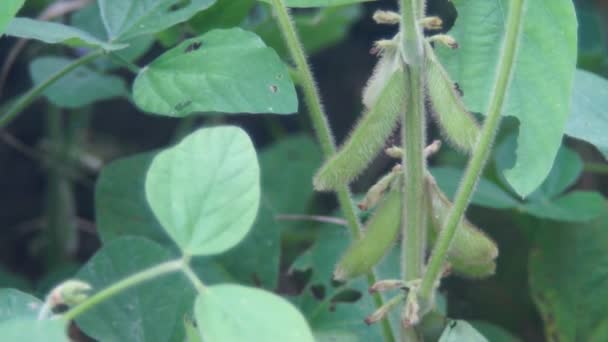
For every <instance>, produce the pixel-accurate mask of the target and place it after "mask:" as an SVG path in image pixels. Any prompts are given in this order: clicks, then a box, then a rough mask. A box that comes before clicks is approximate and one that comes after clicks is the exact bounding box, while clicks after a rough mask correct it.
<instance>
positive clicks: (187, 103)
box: [175, 100, 192, 112]
mask: <svg viewBox="0 0 608 342" xmlns="http://www.w3.org/2000/svg"><path fill="white" fill-rule="evenodd" d="M191 104H192V101H190V100H186V101H183V102H180V103H178V104H176V105H175V110H176V111H178V112H181V111H182V110H184V109H186V108H187V107H188V106H190V105H191Z"/></svg>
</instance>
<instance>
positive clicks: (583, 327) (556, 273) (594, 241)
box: [528, 210, 608, 342]
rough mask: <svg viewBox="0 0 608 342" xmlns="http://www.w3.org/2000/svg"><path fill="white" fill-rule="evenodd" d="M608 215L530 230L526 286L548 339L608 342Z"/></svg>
mask: <svg viewBox="0 0 608 342" xmlns="http://www.w3.org/2000/svg"><path fill="white" fill-rule="evenodd" d="M607 213H608V211H606V210H605V211H604V214H603V216H602V218H601V219H599V220H597V221H595V222H594V223H592V224H588V225H580V224H575V225H561V226H556V225H554V224H551V225H547V226H545V227H535V230H534V232H535V241H536V243H535V245H536V247H535V248H533V250H532V253H531V254H530V263H529V268H528V269H529V282H530V288H531V294H532V297H533V299H534V301H535V303H536V306H537V307H538V309H539V311H540V314H541V317H542V318H543V321H544V323H545V325H544V328H545V336H546V337H547V339H550V340H554V341H598V342H599V341H606V340H608V316H607V315H606V306H607V305H608V269H607V268H606V267H605V265H606V264H608V249H606V246H607V245H608V230H607V229H606V227H608V215H607Z"/></svg>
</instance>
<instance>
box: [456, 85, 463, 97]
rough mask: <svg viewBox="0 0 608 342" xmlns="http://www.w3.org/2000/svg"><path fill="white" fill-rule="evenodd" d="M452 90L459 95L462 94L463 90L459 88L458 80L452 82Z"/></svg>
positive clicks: (461, 95)
mask: <svg viewBox="0 0 608 342" xmlns="http://www.w3.org/2000/svg"><path fill="white" fill-rule="evenodd" d="M454 90H456V92H457V93H458V95H460V97H463V96H464V92H463V91H462V88H460V84H458V82H454Z"/></svg>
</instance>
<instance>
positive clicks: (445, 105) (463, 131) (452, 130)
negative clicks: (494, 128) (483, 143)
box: [425, 43, 480, 152]
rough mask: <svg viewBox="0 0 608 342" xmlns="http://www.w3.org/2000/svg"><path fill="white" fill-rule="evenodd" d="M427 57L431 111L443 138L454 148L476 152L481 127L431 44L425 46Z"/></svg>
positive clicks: (428, 92)
mask: <svg viewBox="0 0 608 342" xmlns="http://www.w3.org/2000/svg"><path fill="white" fill-rule="evenodd" d="M425 47H426V55H427V63H426V70H427V85H426V86H427V94H428V100H429V102H430V105H431V109H432V110H431V112H432V113H433V116H434V117H435V119H436V121H437V123H438V125H439V127H440V128H441V131H442V132H443V135H444V136H445V137H446V139H447V140H448V142H450V143H451V144H452V145H453V146H454V147H457V148H459V149H461V150H463V151H465V152H471V151H473V148H474V147H475V143H476V142H477V137H478V136H479V132H480V128H479V125H478V123H477V121H476V120H475V118H474V117H473V115H471V113H470V112H469V111H468V110H467V109H466V107H465V105H464V103H463V102H462V99H461V98H460V94H459V93H458V92H457V90H456V88H455V86H454V82H452V80H450V77H449V75H448V73H447V72H446V71H445V69H444V68H443V66H442V65H441V63H439V61H438V60H437V56H436V55H435V52H434V51H433V48H431V46H430V45H429V43H425Z"/></svg>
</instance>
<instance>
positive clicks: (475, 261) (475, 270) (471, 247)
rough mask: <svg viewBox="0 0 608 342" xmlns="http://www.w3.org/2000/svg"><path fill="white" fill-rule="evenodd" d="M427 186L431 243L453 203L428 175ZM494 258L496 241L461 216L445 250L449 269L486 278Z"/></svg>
mask: <svg viewBox="0 0 608 342" xmlns="http://www.w3.org/2000/svg"><path fill="white" fill-rule="evenodd" d="M427 186H428V192H429V200H430V202H431V207H432V212H431V220H430V225H431V227H430V228H431V229H429V234H428V239H429V244H430V245H433V244H434V243H435V240H436V239H437V236H438V235H439V231H440V229H441V228H442V227H443V224H444V222H445V220H446V218H447V216H448V213H449V211H450V208H451V207H452V203H451V202H450V201H449V200H448V198H447V197H446V196H445V194H444V193H443V192H442V191H441V189H439V187H438V186H437V183H436V182H435V180H434V179H433V178H432V176H430V175H428V176H427ZM497 257H498V247H497V246H496V243H494V241H492V239H490V238H489V237H488V236H487V235H486V234H484V233H483V232H482V231H481V230H479V229H478V228H477V227H475V226H474V225H473V224H471V223H470V222H469V221H468V220H467V219H466V218H463V219H462V221H461V223H460V226H459V227H458V230H457V231H456V235H455V236H454V241H452V245H451V246H450V250H449V252H448V258H447V261H448V262H449V263H450V265H451V269H452V271H453V272H454V273H456V274H458V275H461V276H465V277H470V278H484V277H488V276H490V275H492V274H494V271H495V270H496V258H497Z"/></svg>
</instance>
